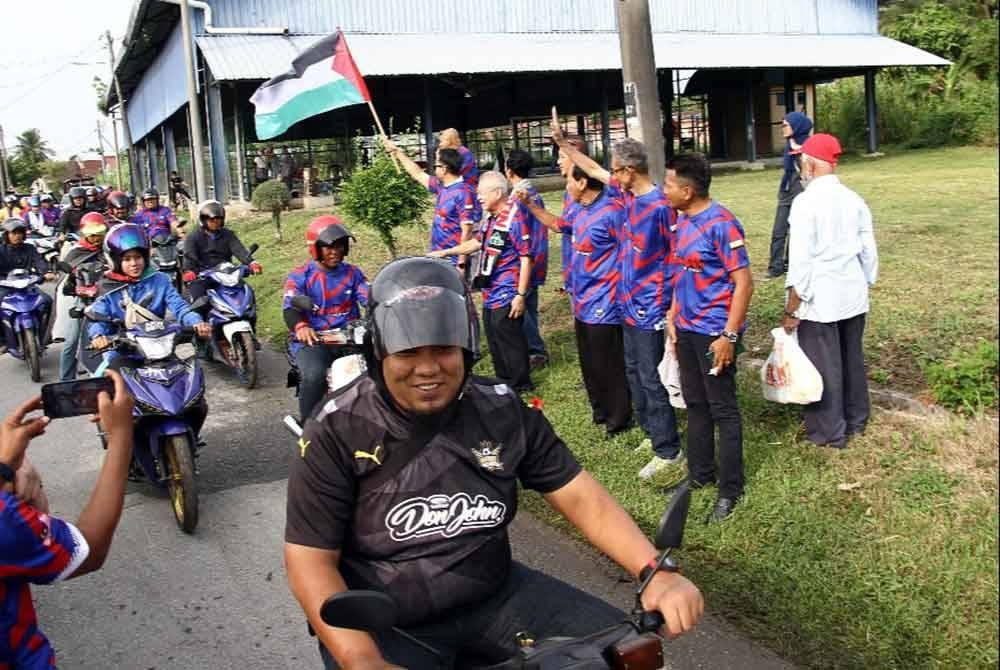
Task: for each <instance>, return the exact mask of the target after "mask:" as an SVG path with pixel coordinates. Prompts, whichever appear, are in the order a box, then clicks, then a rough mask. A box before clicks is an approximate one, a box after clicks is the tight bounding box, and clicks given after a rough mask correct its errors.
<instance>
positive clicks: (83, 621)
mask: <svg viewBox="0 0 1000 670" xmlns="http://www.w3.org/2000/svg"><path fill="white" fill-rule="evenodd" d="M262 354H263V357H262V363H263V366H262V367H263V369H262V384H263V386H262V388H260V389H256V390H254V391H246V390H244V389H242V388H240V387H239V386H238V385H237V384H236V383H235V380H234V379H233V377H232V376H231V375H229V374H227V371H225V370H223V369H221V368H219V367H217V366H214V365H209V366H208V369H209V389H210V390H209V405H210V413H209V419H208V422H207V424H206V429H205V433H204V434H205V439H206V441H207V443H208V446H207V447H206V449H205V450H204V454H203V456H202V458H201V459H200V469H201V474H200V478H199V485H200V493H201V498H200V503H201V504H200V510H201V519H200V522H199V526H198V529H197V532H196V534H195V535H193V536H188V535H185V534H183V533H182V532H181V531H180V530H179V529H178V528H177V526H176V524H175V523H174V520H173V515H172V512H171V510H170V506H169V504H168V502H167V500H166V499H165V498H163V497H161V496H158V495H156V494H155V493H153V492H152V491H151V490H150V489H148V488H146V487H145V486H141V485H130V486H131V488H130V489H129V493H128V495H127V497H126V501H125V513H124V516H123V518H122V522H121V525H120V527H119V530H118V533H117V535H116V537H115V542H114V545H113V548H112V552H111V556H110V558H109V559H108V562H107V564H106V565H105V567H104V569H103V570H102V571H101V572H99V573H96V574H93V575H89V576H87V577H84V578H82V579H79V580H74V581H71V582H68V583H65V584H60V585H57V586H53V587H38V588H36V589H35V596H36V600H37V607H38V615H39V618H40V620H41V622H42V626H43V628H44V630H45V631H46V632H47V634H48V635H49V637H50V638H51V639H52V641H53V644H54V645H55V647H56V649H57V652H58V654H59V658H60V665H61V666H62V667H64V668H74V669H80V670H90V669H93V670H97V669H101V670H106V669H107V668H116V669H121V670H133V669H135V670H147V669H156V670H187V669H190V670H229V669H232V670H236V669H239V670H257V669H260V670H264V669H267V670H273V669H274V668H307V667H313V668H315V667H317V665H318V664H317V656H316V651H315V646H314V643H313V642H312V641H311V639H310V638H309V637H308V635H307V634H306V630H305V624H304V622H303V617H302V616H301V614H300V612H299V610H298V606H297V604H296V603H295V602H294V601H293V599H292V597H291V595H290V594H289V592H288V589H287V587H286V582H285V573H284V569H283V567H282V559H281V542H282V532H283V527H284V493H285V483H286V473H287V458H288V455H289V453H290V452H291V450H292V449H293V448H294V443H293V442H292V441H291V439H290V437H289V436H288V434H287V433H286V432H285V430H284V428H283V427H282V426H281V423H280V421H281V417H282V416H283V415H284V414H285V413H287V412H289V411H291V410H293V409H294V407H295V404H294V401H293V399H292V397H291V393H290V392H289V391H288V390H287V389H285V388H284V378H285V363H284V359H283V357H282V356H280V355H279V354H276V353H274V352H268V351H265V352H262ZM57 368H58V348H57V347H56V348H53V349H50V350H49V351H48V352H47V353H46V355H45V359H44V377H43V379H44V380H47V381H52V380H54V379H55V378H56V376H57ZM0 380H2V381H0V385H2V388H3V389H4V393H3V394H2V400H0V410H2V411H3V412H4V414H6V412H7V411H9V410H10V409H11V408H12V407H13V406H14V405H15V404H16V403H17V402H20V401H21V400H23V399H25V398H27V397H29V395H30V394H32V393H34V392H36V388H37V385H34V384H32V383H31V382H29V381H28V377H27V370H26V368H25V366H24V365H23V364H21V363H20V362H19V361H15V360H14V359H13V358H11V357H10V356H3V357H0ZM30 454H31V457H32V459H33V460H34V461H35V463H36V464H37V465H38V466H39V468H40V469H41V470H42V472H43V473H44V477H45V482H46V489H47V490H48V493H49V498H50V500H51V506H52V510H53V512H54V513H55V514H58V515H60V516H64V517H67V518H69V519H75V518H76V516H77V515H78V513H79V511H80V510H81V509H82V507H83V505H84V503H85V501H86V496H87V495H88V493H89V491H90V486H91V484H92V483H93V481H94V479H95V475H96V472H97V470H98V468H99V466H100V462H101V459H102V454H103V452H102V451H101V449H100V448H99V446H98V441H97V436H96V433H95V431H94V427H93V426H92V425H91V424H89V423H87V422H86V420H84V419H82V418H78V419H63V420H59V421H56V422H54V423H53V424H52V426H51V427H50V429H49V431H48V433H47V435H46V436H45V437H43V438H41V439H40V440H39V441H38V442H37V443H36V444H34V445H33V447H32V449H31V452H30ZM512 536H513V542H514V546H515V553H516V554H517V556H518V557H519V558H520V559H521V560H523V561H525V562H526V563H528V564H531V565H534V566H536V567H539V568H541V569H544V570H548V571H550V572H552V573H553V574H555V575H557V576H559V577H562V578H564V579H566V580H567V581H570V582H572V583H574V584H576V585H577V586H579V587H580V588H582V589H585V590H589V591H591V592H593V593H595V594H598V595H600V596H601V597H603V598H605V599H607V600H608V601H609V602H612V603H614V604H616V605H618V606H621V607H628V606H629V605H630V603H631V598H630V594H629V591H630V589H629V586H628V584H625V583H623V582H621V581H620V577H621V572H620V571H618V570H617V569H616V568H615V567H614V566H612V565H610V564H609V563H608V562H607V561H605V560H603V559H601V558H599V557H597V556H595V555H594V553H593V552H591V551H589V550H588V549H586V548H584V547H582V546H580V545H578V544H577V543H576V542H574V541H573V540H571V539H569V538H567V537H565V536H564V535H562V534H560V533H558V532H556V531H554V530H552V529H550V528H549V527H547V526H545V525H544V524H541V523H540V522H538V521H537V520H535V519H533V518H531V517H530V516H528V515H527V514H525V513H522V514H521V515H519V517H518V519H517V521H516V522H515V524H514V526H513V531H512ZM668 654H669V656H670V659H671V660H670V665H669V666H668V667H669V668H676V669H694V668H722V669H726V668H732V669H733V670H737V669H738V670H778V669H780V670H788V669H790V668H792V666H791V665H789V664H787V663H786V662H784V661H782V660H781V659H779V658H777V657H775V656H774V654H772V653H771V652H769V651H767V650H764V649H762V648H760V647H759V646H756V645H754V644H753V643H751V642H749V641H747V640H746V639H745V638H744V637H742V636H741V635H740V634H739V633H738V632H736V631H735V630H733V629H732V628H731V627H730V626H728V625H727V624H726V623H724V622H722V621H720V620H719V619H717V618H714V617H711V616H709V617H706V620H705V621H704V623H703V624H702V625H701V626H700V627H699V629H698V630H697V632H695V633H693V634H691V635H689V636H686V637H685V638H683V639H682V640H680V641H678V642H676V643H672V644H670V645H669V647H668Z"/></svg>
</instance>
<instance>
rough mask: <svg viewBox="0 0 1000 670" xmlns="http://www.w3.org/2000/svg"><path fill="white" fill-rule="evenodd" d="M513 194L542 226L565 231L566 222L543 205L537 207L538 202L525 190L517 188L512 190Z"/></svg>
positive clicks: (554, 230) (553, 230)
mask: <svg viewBox="0 0 1000 670" xmlns="http://www.w3.org/2000/svg"><path fill="white" fill-rule="evenodd" d="M514 195H515V196H517V199H518V200H520V201H521V203H522V204H523V205H524V206H525V207H527V208H528V211H529V212H531V215H532V216H534V217H535V218H536V219H538V220H539V221H540V222H541V224H542V225H543V226H545V227H546V228H548V229H549V230H551V231H552V232H554V233H564V232H566V228H565V227H566V225H567V224H566V222H565V221H563V220H562V219H560V218H559V217H558V216H556V215H555V214H553V213H552V212H550V211H549V210H547V209H545V208H544V207H539V206H538V204H537V203H535V201H534V200H532V199H531V196H530V195H529V194H528V192H527V191H525V190H524V189H518V190H515V191H514Z"/></svg>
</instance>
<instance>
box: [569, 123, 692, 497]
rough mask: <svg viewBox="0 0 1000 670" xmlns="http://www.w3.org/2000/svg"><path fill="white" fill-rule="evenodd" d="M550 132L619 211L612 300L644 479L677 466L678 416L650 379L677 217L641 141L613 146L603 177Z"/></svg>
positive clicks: (658, 353) (655, 378) (680, 457)
mask: <svg viewBox="0 0 1000 670" xmlns="http://www.w3.org/2000/svg"><path fill="white" fill-rule="evenodd" d="M552 133H553V140H555V142H556V144H558V145H559V149H560V151H564V152H566V154H567V155H568V156H569V158H570V160H572V161H573V163H574V164H576V165H577V166H578V167H580V168H582V169H583V171H584V172H586V173H587V175H588V176H589V177H592V178H594V179H597V180H599V181H601V182H603V183H605V184H607V185H608V189H607V190H608V192H609V195H610V196H611V197H612V198H613V199H615V200H617V201H619V202H620V203H621V205H622V207H623V208H624V209H625V219H624V225H623V227H622V233H623V235H622V240H621V255H620V256H619V259H618V285H617V294H618V304H619V305H620V306H621V312H622V340H623V348H624V355H625V375H626V378H627V379H628V384H629V390H630V391H631V396H632V402H633V403H634V405H635V410H636V414H637V415H638V417H639V424H640V425H641V426H642V429H643V430H644V431H645V432H646V435H647V436H648V437H647V439H646V441H645V442H644V443H643V444H642V445H640V449H645V448H647V445H648V447H651V448H652V450H653V457H652V459H651V460H650V461H649V463H647V464H646V465H645V466H644V467H643V468H642V469H641V470H639V477H640V478H641V479H650V478H651V477H653V476H654V475H656V474H657V473H660V472H663V471H664V470H667V469H669V468H670V467H671V466H676V465H679V464H680V463H682V462H683V461H684V454H683V452H681V440H680V436H679V435H678V433H677V417H676V416H675V414H674V408H673V406H672V405H671V404H670V399H669V397H668V396H667V390H666V389H665V388H664V387H663V383H662V382H661V381H660V376H659V373H658V372H657V366H658V365H659V363H660V360H661V359H662V358H663V348H664V332H663V329H664V319H665V318H666V314H667V310H668V309H670V296H671V291H670V285H669V277H668V274H667V272H668V264H667V259H668V258H669V257H670V251H671V248H672V246H673V232H672V230H671V228H672V227H673V225H674V223H675V221H676V218H677V216H676V214H675V212H674V210H673V208H671V207H670V204H669V202H668V201H667V199H666V196H664V195H663V191H662V190H661V188H660V187H659V185H657V184H655V183H653V180H652V179H651V178H650V177H649V164H648V159H647V155H646V147H645V146H644V145H643V144H642V142H639V141H638V140H635V139H631V138H626V139H623V140H621V141H619V142H617V143H615V145H614V147H613V148H612V152H611V170H610V171H608V170H605V169H604V168H603V167H601V165H600V164H598V163H597V162H595V161H594V160H592V159H591V158H588V157H587V156H585V155H584V154H582V153H580V152H579V151H577V150H576V149H575V148H574V147H573V146H572V145H571V144H570V143H569V142H567V141H566V140H565V139H564V138H563V136H562V130H561V129H560V127H559V125H558V123H553V124H552Z"/></svg>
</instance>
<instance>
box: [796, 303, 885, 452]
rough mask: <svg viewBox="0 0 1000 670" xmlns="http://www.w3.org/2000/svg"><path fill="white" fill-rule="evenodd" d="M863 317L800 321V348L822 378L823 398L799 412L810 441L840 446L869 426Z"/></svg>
mask: <svg viewBox="0 0 1000 670" xmlns="http://www.w3.org/2000/svg"><path fill="white" fill-rule="evenodd" d="M865 316H866V315H864V314H859V315H858V316H855V317H852V318H850V319H844V320H843V321H834V322H833V323H819V322H818V321H800V322H799V346H800V347H802V351H804V352H805V354H806V356H808V357H809V360H810V361H812V364H813V365H815V366H816V369H817V370H819V374H820V376H822V377H823V395H822V397H821V398H820V399H819V402H814V403H813V404H811V405H806V406H805V408H804V409H803V412H802V415H803V418H804V419H805V423H806V437H807V438H808V439H809V441H810V442H814V443H815V444H831V445H839V444H841V443H842V442H843V441H844V438H845V437H847V436H848V435H851V434H852V433H860V432H862V431H863V430H864V429H865V425H866V424H867V423H868V417H869V415H870V414H871V402H870V400H869V397H868V376H867V375H866V374H865V354H864V350H863V347H862V339H863V337H864V334H865Z"/></svg>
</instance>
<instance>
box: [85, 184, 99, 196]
mask: <svg viewBox="0 0 1000 670" xmlns="http://www.w3.org/2000/svg"><path fill="white" fill-rule="evenodd" d="M84 194H85V195H86V197H88V198H96V197H97V196H98V195H100V194H101V192H100V191H98V190H97V187H96V186H88V187H87V188H86V190H84Z"/></svg>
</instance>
